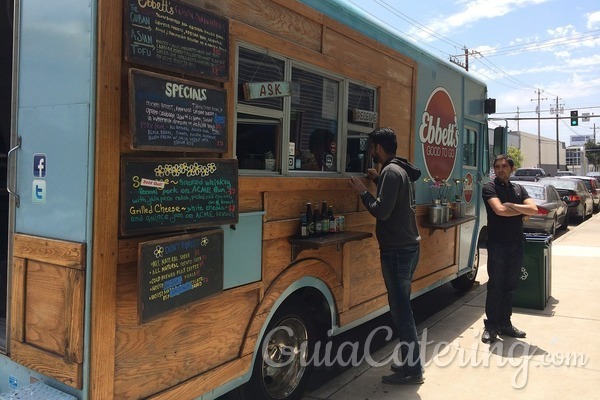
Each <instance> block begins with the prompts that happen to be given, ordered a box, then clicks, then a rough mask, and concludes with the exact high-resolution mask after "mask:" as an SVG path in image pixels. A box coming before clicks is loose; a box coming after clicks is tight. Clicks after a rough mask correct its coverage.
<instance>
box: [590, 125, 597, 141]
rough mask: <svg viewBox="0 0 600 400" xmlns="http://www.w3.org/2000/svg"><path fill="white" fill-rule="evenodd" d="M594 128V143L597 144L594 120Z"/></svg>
mask: <svg viewBox="0 0 600 400" xmlns="http://www.w3.org/2000/svg"><path fill="white" fill-rule="evenodd" d="M590 129H593V130H594V144H596V123H595V122H594V127H593V128H590Z"/></svg>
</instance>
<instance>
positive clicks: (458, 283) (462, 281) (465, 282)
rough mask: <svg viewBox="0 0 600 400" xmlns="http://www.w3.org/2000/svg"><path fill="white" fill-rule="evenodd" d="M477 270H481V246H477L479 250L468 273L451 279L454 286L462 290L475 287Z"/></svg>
mask: <svg viewBox="0 0 600 400" xmlns="http://www.w3.org/2000/svg"><path fill="white" fill-rule="evenodd" d="M477 271H479V246H477V251H476V252H475V258H474V260H473V265H471V270H470V271H469V272H467V273H466V274H464V275H461V276H459V277H458V278H456V279H453V280H452V281H450V283H451V284H452V287H453V288H454V289H456V290H458V291H460V292H466V291H468V290H469V289H471V288H472V287H473V283H475V278H476V277H477Z"/></svg>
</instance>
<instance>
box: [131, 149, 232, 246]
mask: <svg viewBox="0 0 600 400" xmlns="http://www.w3.org/2000/svg"><path fill="white" fill-rule="evenodd" d="M121 185H122V186H121V187H122V189H121V217H120V220H121V233H122V234H123V235H130V234H136V233H144V232H158V231H175V230H180V229H184V228H197V227H203V226H215V225H222V224H232V223H237V221H238V165H237V160H234V159H206V158H204V159H200V158H168V159H161V160H159V161H156V160H152V159H139V158H123V160H122V164H121Z"/></svg>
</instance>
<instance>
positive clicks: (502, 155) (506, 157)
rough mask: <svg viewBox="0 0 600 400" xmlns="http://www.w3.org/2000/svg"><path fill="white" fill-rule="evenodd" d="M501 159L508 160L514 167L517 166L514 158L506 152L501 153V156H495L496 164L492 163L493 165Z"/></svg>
mask: <svg viewBox="0 0 600 400" xmlns="http://www.w3.org/2000/svg"><path fill="white" fill-rule="evenodd" d="M500 160H506V162H507V163H508V165H509V166H510V167H511V168H514V166H515V162H514V161H513V159H512V158H510V157H509V156H507V155H506V154H500V155H499V156H496V158H494V164H492V166H496V161H500Z"/></svg>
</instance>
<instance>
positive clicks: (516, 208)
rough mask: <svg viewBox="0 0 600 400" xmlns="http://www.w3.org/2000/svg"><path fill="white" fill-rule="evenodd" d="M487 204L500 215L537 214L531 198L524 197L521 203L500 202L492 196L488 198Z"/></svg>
mask: <svg viewBox="0 0 600 400" xmlns="http://www.w3.org/2000/svg"><path fill="white" fill-rule="evenodd" d="M488 204H489V205H490V207H491V208H492V210H493V211H494V213H496V215H499V216H501V217H515V216H517V215H533V214H537V206H536V204H535V202H534V201H533V199H531V198H529V199H525V200H524V201H523V204H515V203H509V202H506V203H500V199H499V198H497V197H492V198H490V199H489V200H488Z"/></svg>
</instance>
